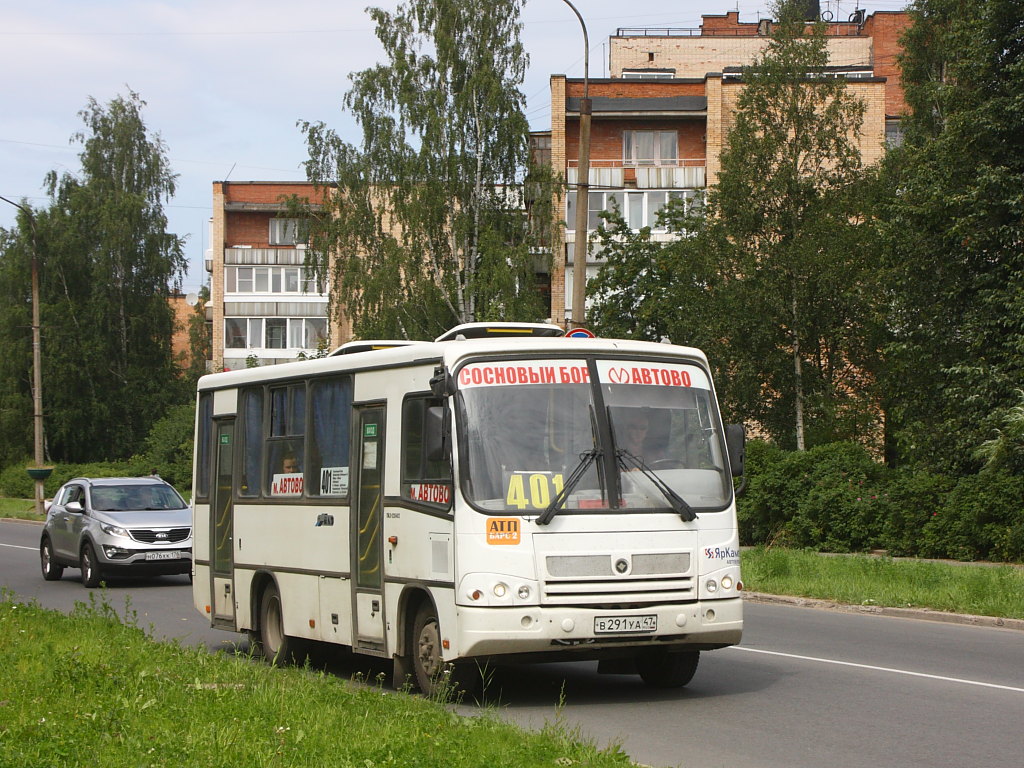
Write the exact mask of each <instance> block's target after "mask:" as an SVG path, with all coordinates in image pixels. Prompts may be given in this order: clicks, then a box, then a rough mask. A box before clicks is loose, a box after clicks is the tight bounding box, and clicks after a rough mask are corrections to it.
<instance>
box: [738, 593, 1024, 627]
mask: <svg viewBox="0 0 1024 768" xmlns="http://www.w3.org/2000/svg"><path fill="white" fill-rule="evenodd" d="M743 599H744V600H745V601H749V602H751V603H768V604H774V605H792V606H795V607H797V608H816V609H818V610H823V611H839V612H841V613H859V614H869V615H872V616H891V617H897V618H901V619H920V620H922V621H938V622H942V623H944V624H966V625H971V626H976V627H997V628H999V629H1016V630H1021V631H1024V619H1004V618H1000V617H998V616H975V615H972V614H968V613H947V612H946V611H934V610H931V609H930V608H893V607H887V606H882V605H850V604H848V603H837V602H835V601H834V600H819V599H816V598H813V597H791V596H788V595H768V594H765V593H763V592H744V593H743Z"/></svg>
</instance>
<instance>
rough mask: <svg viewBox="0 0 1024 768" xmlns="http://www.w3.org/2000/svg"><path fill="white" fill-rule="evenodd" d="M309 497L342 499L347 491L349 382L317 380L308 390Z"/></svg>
mask: <svg viewBox="0 0 1024 768" xmlns="http://www.w3.org/2000/svg"><path fill="white" fill-rule="evenodd" d="M309 392H310V394H309V409H310V422H309V423H310V427H309V440H308V443H309V466H308V468H307V469H306V492H307V494H308V495H309V496H321V497H324V496H326V497H331V498H344V497H347V496H348V490H349V466H348V455H349V452H348V451H349V414H350V413H351V410H352V379H351V378H350V377H348V376H343V377H339V378H331V379H321V380H317V381H314V382H313V383H312V384H310V389H309Z"/></svg>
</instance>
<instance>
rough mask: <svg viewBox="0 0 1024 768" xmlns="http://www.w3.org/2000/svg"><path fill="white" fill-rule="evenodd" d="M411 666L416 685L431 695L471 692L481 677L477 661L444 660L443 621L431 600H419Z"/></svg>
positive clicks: (444, 696)
mask: <svg viewBox="0 0 1024 768" xmlns="http://www.w3.org/2000/svg"><path fill="white" fill-rule="evenodd" d="M412 670H413V676H414V678H415V679H416V685H417V687H418V688H419V689H420V691H422V692H423V694H424V695H426V696H429V697H431V698H442V699H447V698H449V697H451V696H459V695H465V694H472V693H473V692H474V690H475V688H476V686H475V683H476V681H478V680H479V674H478V673H477V669H476V666H475V665H473V664H470V663H468V662H463V663H460V664H452V663H446V662H445V660H444V658H443V657H442V655H441V623H440V621H438V618H437V610H436V609H435V608H434V606H433V604H431V603H430V602H424V603H421V604H420V607H419V609H418V610H417V611H416V618H415V619H414V621H413V626H412Z"/></svg>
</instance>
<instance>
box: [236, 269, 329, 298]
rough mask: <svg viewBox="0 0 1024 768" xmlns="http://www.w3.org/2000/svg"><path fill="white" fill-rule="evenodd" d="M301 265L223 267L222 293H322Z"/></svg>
mask: <svg viewBox="0 0 1024 768" xmlns="http://www.w3.org/2000/svg"><path fill="white" fill-rule="evenodd" d="M318 288H320V286H318V285H317V284H316V279H315V276H314V274H313V270H311V269H310V270H307V269H305V268H303V267H225V268H224V293H316V292H319V293H323V291H322V290H320V291H318Z"/></svg>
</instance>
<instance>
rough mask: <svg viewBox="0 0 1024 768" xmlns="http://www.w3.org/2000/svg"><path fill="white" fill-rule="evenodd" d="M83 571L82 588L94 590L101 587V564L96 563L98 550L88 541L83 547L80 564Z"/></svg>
mask: <svg viewBox="0 0 1024 768" xmlns="http://www.w3.org/2000/svg"><path fill="white" fill-rule="evenodd" d="M79 566H80V567H81V569H82V586H83V587H88V588H89V589H92V588H94V587H98V586H99V585H100V581H101V578H102V575H101V574H100V567H99V564H98V563H97V562H96V550H94V549H93V548H92V544H91V543H89V542H88V541H87V542H85V545H84V546H83V547H82V558H81V561H80V563H79Z"/></svg>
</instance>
